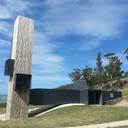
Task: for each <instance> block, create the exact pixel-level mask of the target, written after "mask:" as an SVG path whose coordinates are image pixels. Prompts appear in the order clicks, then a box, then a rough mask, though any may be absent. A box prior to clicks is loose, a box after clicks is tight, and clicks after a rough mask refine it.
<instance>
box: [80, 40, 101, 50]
mask: <svg viewBox="0 0 128 128" xmlns="http://www.w3.org/2000/svg"><path fill="white" fill-rule="evenodd" d="M100 44H101V41H100V40H97V39H92V40H90V41H86V42H84V43H81V46H80V47H79V49H80V50H86V51H89V50H92V49H94V48H96V47H98V46H99V45H100Z"/></svg>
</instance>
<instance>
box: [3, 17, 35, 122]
mask: <svg viewBox="0 0 128 128" xmlns="http://www.w3.org/2000/svg"><path fill="white" fill-rule="evenodd" d="M33 33H34V22H33V20H32V19H29V18H26V17H23V16H18V17H17V19H16V21H15V24H14V33H13V42H12V51H11V58H10V59H8V60H7V61H6V63H5V71H4V73H5V75H9V84H8V97H7V107H6V119H8V120H10V119H16V118H27V117H28V105H29V92H30V88H31V76H32V75H31V66H32V41H33Z"/></svg>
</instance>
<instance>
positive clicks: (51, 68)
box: [33, 33, 64, 73]
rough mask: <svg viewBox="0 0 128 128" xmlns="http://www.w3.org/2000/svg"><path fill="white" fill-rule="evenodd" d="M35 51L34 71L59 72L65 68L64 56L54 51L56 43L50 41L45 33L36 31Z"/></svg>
mask: <svg viewBox="0 0 128 128" xmlns="http://www.w3.org/2000/svg"><path fill="white" fill-rule="evenodd" d="M34 43H35V45H34V51H33V65H35V66H37V68H35V69H34V70H33V72H38V73H58V72H61V71H63V69H64V67H63V66H64V58H63V57H62V56H60V55H58V54H55V53H54V49H56V45H53V43H52V44H51V43H49V41H48V40H47V39H46V38H45V36H44V34H43V33H36V36H35V41H34Z"/></svg>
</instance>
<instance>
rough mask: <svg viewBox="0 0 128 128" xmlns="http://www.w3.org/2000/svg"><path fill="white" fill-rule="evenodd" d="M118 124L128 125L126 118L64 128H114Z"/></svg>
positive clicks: (118, 125)
mask: <svg viewBox="0 0 128 128" xmlns="http://www.w3.org/2000/svg"><path fill="white" fill-rule="evenodd" d="M120 126H128V120H124V121H116V122H110V123H104V124H95V125H86V126H78V127H66V128H115V127H120Z"/></svg>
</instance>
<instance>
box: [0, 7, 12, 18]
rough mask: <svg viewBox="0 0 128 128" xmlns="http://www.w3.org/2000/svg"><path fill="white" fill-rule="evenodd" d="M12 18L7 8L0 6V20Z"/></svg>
mask: <svg viewBox="0 0 128 128" xmlns="http://www.w3.org/2000/svg"><path fill="white" fill-rule="evenodd" d="M11 17H12V13H11V12H10V11H9V10H8V8H7V7H5V6H2V5H0V19H9V18H11Z"/></svg>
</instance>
